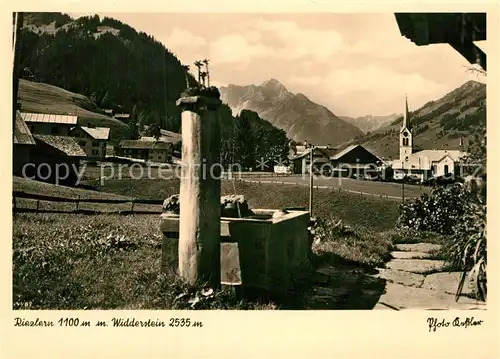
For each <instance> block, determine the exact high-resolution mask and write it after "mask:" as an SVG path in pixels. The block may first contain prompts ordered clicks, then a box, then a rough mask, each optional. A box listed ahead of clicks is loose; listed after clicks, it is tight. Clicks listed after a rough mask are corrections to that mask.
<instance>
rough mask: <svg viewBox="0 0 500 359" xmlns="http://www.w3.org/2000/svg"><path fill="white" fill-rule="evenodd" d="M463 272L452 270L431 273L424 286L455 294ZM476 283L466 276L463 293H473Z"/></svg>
mask: <svg viewBox="0 0 500 359" xmlns="http://www.w3.org/2000/svg"><path fill="white" fill-rule="evenodd" d="M461 276H462V272H450V273H434V274H429V275H428V276H427V277H426V278H425V280H424V283H423V285H422V288H426V289H433V290H437V291H441V292H445V293H448V294H453V295H455V293H456V292H457V288H458V283H459V282H460V278H461ZM473 293H474V284H473V283H472V282H471V281H470V280H469V277H468V276H466V278H465V282H464V286H463V289H462V294H473Z"/></svg>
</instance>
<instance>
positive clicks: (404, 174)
mask: <svg viewBox="0 0 500 359" xmlns="http://www.w3.org/2000/svg"><path fill="white" fill-rule="evenodd" d="M402 167H403V180H402V181H401V199H402V202H404V201H405V180H406V173H405V172H404V170H405V165H404V163H403V166H402Z"/></svg>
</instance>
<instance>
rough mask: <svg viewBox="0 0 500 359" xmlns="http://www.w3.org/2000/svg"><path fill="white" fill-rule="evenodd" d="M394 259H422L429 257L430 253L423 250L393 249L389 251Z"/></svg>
mask: <svg viewBox="0 0 500 359" xmlns="http://www.w3.org/2000/svg"><path fill="white" fill-rule="evenodd" d="M391 255H392V258H394V259H422V258H429V257H430V256H431V255H430V254H429V253H425V252H406V251H395V252H392V253H391Z"/></svg>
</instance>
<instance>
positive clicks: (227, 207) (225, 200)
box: [220, 195, 254, 218]
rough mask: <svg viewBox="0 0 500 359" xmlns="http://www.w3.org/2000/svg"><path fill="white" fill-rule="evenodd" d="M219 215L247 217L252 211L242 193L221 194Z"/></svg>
mask: <svg viewBox="0 0 500 359" xmlns="http://www.w3.org/2000/svg"><path fill="white" fill-rule="evenodd" d="M220 203H221V216H222V217H229V218H239V217H249V216H252V215H253V214H254V213H253V212H252V211H251V210H250V209H249V208H248V203H247V201H246V200H245V196H243V195H227V196H222V197H221V199H220Z"/></svg>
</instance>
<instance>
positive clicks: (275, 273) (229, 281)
mask: <svg viewBox="0 0 500 359" xmlns="http://www.w3.org/2000/svg"><path fill="white" fill-rule="evenodd" d="M251 212H252V214H251V215H249V216H246V217H242V218H231V217H221V220H220V230H221V284H223V285H232V286H241V287H243V288H251V289H259V290H264V291H265V292H267V293H269V294H270V295H279V296H282V295H286V294H287V293H288V292H289V290H290V289H291V288H292V285H293V281H294V278H295V277H296V276H297V275H299V274H301V273H302V272H305V271H307V269H308V266H309V258H310V257H309V254H310V251H311V242H310V239H309V233H308V230H307V227H308V225H309V212H308V211H302V210H288V211H281V210H272V209H253V210H252V211H251ZM161 216H162V217H161V231H162V232H163V244H162V256H163V258H162V270H168V269H172V270H177V265H178V262H177V258H178V252H177V251H178V238H179V215H178V214H175V213H164V214H162V215H161Z"/></svg>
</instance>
